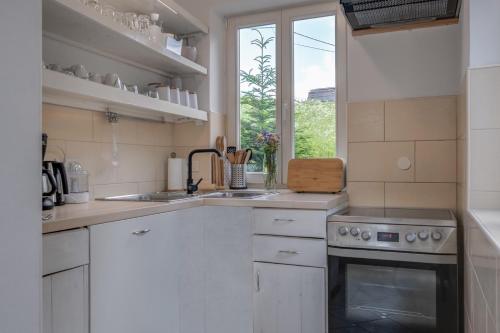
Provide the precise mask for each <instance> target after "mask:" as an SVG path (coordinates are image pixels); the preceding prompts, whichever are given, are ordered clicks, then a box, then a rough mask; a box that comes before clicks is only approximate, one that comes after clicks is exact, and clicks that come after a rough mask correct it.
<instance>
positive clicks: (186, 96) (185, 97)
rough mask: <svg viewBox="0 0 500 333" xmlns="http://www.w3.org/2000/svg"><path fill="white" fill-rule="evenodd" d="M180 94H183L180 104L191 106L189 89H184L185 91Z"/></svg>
mask: <svg viewBox="0 0 500 333" xmlns="http://www.w3.org/2000/svg"><path fill="white" fill-rule="evenodd" d="M180 95H181V99H180V102H179V104H180V105H184V106H187V107H189V91H187V90H183V91H181V93H180Z"/></svg>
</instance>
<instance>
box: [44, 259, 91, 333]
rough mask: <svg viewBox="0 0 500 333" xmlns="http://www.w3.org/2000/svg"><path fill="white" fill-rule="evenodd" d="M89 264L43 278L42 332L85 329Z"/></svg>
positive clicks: (75, 332) (74, 332) (84, 331)
mask: <svg viewBox="0 0 500 333" xmlns="http://www.w3.org/2000/svg"><path fill="white" fill-rule="evenodd" d="M88 295H89V289H88V266H86V265H85V266H80V267H76V268H73V269H70V270H67V271H63V272H59V273H55V274H52V275H47V276H45V277H44V278H43V333H67V332H72V333H88V331H89V330H88Z"/></svg>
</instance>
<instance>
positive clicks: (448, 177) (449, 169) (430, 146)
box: [415, 141, 457, 183]
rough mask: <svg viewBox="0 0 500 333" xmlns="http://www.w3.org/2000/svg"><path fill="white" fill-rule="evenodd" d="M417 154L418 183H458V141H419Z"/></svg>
mask: <svg viewBox="0 0 500 333" xmlns="http://www.w3.org/2000/svg"><path fill="white" fill-rule="evenodd" d="M415 154H416V155H415V156H416V163H415V165H416V181H417V182H422V183H424V182H429V183H430V182H438V183H446V182H450V183H451V182H452V183H454V182H456V181H457V142H456V141H417V142H416V152H415Z"/></svg>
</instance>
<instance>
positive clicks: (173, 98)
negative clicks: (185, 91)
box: [170, 88, 181, 104]
mask: <svg viewBox="0 0 500 333" xmlns="http://www.w3.org/2000/svg"><path fill="white" fill-rule="evenodd" d="M180 100H181V93H180V91H179V88H173V89H170V103H175V104H179V102H180Z"/></svg>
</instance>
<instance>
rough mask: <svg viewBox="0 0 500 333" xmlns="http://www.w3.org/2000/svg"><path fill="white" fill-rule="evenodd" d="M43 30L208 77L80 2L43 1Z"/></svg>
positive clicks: (175, 70)
mask: <svg viewBox="0 0 500 333" xmlns="http://www.w3.org/2000/svg"><path fill="white" fill-rule="evenodd" d="M197 25H198V24H195V25H194V26H197ZM187 26H191V24H187ZM202 28H203V27H202ZM186 29H187V30H186V31H191V29H188V28H186ZM43 30H44V32H45V33H48V34H50V35H55V36H59V37H62V38H63V39H67V40H70V41H73V42H76V43H78V44H81V45H84V46H86V47H89V48H90V49H95V50H99V51H102V52H105V53H108V54H111V55H114V56H117V57H119V58H122V59H126V60H129V61H132V62H135V63H138V64H143V65H145V66H147V67H150V68H153V69H156V70H159V71H163V72H167V73H171V74H180V75H182V74H201V75H206V74H207V69H206V68H205V67H203V66H201V65H199V64H197V63H195V62H193V61H191V60H189V59H187V58H184V57H182V56H180V55H178V54H176V53H174V52H172V51H170V50H166V49H164V48H162V47H161V46H159V45H157V44H155V43H153V42H151V41H150V40H149V39H148V38H147V37H146V36H143V35H141V34H139V33H136V32H134V31H132V30H130V29H128V28H127V27H125V26H123V25H121V24H119V23H117V22H115V21H113V20H112V19H111V18H109V17H106V16H102V15H101V14H99V13H97V11H95V10H94V9H92V8H90V7H87V6H85V5H84V4H82V3H81V1H80V0H43Z"/></svg>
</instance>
